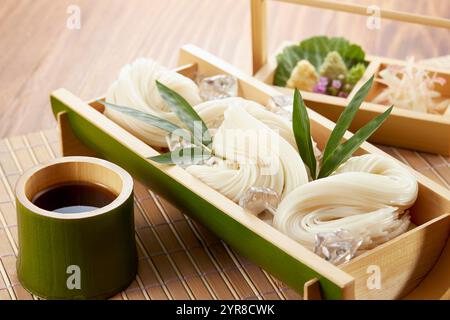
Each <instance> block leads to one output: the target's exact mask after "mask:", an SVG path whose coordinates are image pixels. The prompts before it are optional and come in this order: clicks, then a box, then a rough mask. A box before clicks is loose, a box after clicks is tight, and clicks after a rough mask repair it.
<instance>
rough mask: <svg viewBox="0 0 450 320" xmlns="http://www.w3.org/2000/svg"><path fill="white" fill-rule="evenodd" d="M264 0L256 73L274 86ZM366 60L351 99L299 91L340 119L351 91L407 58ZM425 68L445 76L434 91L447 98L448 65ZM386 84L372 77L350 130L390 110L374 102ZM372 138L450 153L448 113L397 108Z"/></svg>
mask: <svg viewBox="0 0 450 320" xmlns="http://www.w3.org/2000/svg"><path fill="white" fill-rule="evenodd" d="M281 1H284V2H292V3H297V4H302V5H307V6H313V7H319V8H324V9H330V10H337V11H346V12H350V13H354V14H362V15H365V14H367V13H366V8H365V7H363V6H357V5H351V4H339V3H336V2H335V1H318V0H291V1H286V0H281ZM266 2H267V1H266V0H252V40H253V41H252V45H253V72H254V76H255V77H256V78H257V79H258V80H261V81H262V82H265V83H267V84H269V85H272V84H273V77H274V73H275V70H276V68H277V62H276V55H272V56H270V57H269V58H267V54H266V50H267V49H266V47H267V44H266V27H267V23H266V8H265V6H266ZM381 16H382V17H383V18H389V19H394V20H400V21H405V22H411V23H418V24H424V25H430V26H435V27H442V28H447V29H450V20H445V19H440V18H434V17H426V16H419V15H414V14H409V13H401V12H391V11H389V12H383V11H382V12H381ZM291 44H292V43H291ZM286 45H287V43H283V44H282V45H281V46H280V48H279V49H278V50H277V51H276V52H281V50H282V49H283V48H284V47H285V46H286ZM366 62H367V63H368V66H367V69H366V72H365V74H364V75H363V77H362V78H361V79H360V80H359V82H358V83H357V84H356V85H355V87H354V88H353V90H352V92H351V93H350V94H349V96H348V97H347V98H341V97H334V96H330V95H325V94H318V93H313V92H304V91H301V93H302V97H303V99H304V100H305V102H306V103H307V105H308V107H309V108H311V109H313V110H315V111H317V112H318V113H320V114H321V115H323V116H325V117H327V118H328V119H330V120H332V121H337V119H338V118H339V115H340V114H341V113H342V111H343V108H345V107H346V106H347V105H348V103H349V102H350V100H351V98H352V97H353V95H354V94H355V93H356V92H357V91H358V89H359V88H360V87H361V86H362V84H364V83H365V82H366V81H367V80H368V79H369V78H370V77H371V76H372V75H375V78H377V76H378V73H379V72H380V71H381V70H383V69H385V68H386V67H388V66H403V65H405V64H406V62H405V61H403V60H396V59H390V58H384V57H378V56H367V57H366ZM422 67H423V68H425V70H427V71H428V72H429V73H430V74H437V75H438V76H439V77H441V78H443V79H445V80H446V83H445V85H444V86H438V87H437V88H436V90H437V91H439V92H440V93H441V95H442V97H443V98H447V99H448V98H450V68H442V67H437V66H432V67H431V66H422ZM274 87H275V88H276V89H277V90H278V91H279V92H280V93H282V94H288V95H292V94H293V89H289V88H285V87H278V86H274ZM383 89H384V85H382V84H380V83H377V82H374V86H373V87H372V89H371V91H370V92H369V94H368V96H367V98H366V101H365V102H363V103H362V105H361V108H360V111H359V112H358V113H357V115H356V117H355V119H354V121H353V122H352V124H351V126H350V131H352V132H355V131H356V130H358V129H360V128H361V127H363V126H364V125H365V124H366V123H367V122H368V121H370V119H372V118H374V117H375V116H377V115H379V114H380V113H383V112H384V111H386V109H387V108H388V107H389V106H388V105H381V104H376V103H372V102H371V101H372V100H373V99H374V98H375V97H376V96H377V94H378V93H380V92H381V91H382V90H383ZM369 141H371V142H374V143H381V144H385V145H390V146H395V147H402V148H408V149H412V150H419V151H425V152H431V153H438V154H442V155H450V118H449V117H444V116H442V115H438V114H429V113H421V112H417V111H412V110H406V109H401V108H394V109H393V110H392V112H391V115H390V116H389V117H388V118H387V119H386V121H385V122H384V124H383V126H382V127H380V128H379V130H377V131H376V132H375V133H374V134H373V135H372V136H371V137H370V138H369Z"/></svg>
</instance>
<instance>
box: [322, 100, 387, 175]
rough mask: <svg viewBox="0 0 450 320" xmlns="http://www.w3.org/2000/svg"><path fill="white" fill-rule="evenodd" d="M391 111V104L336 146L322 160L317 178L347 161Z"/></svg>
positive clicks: (331, 171)
mask: <svg viewBox="0 0 450 320" xmlns="http://www.w3.org/2000/svg"><path fill="white" fill-rule="evenodd" d="M391 111H392V106H391V107H390V108H389V109H387V110H386V111H385V112H383V113H382V114H380V115H378V116H377V117H375V118H374V119H372V120H371V121H370V122H369V123H367V124H366V125H365V126H364V127H362V128H361V129H359V130H358V131H357V132H356V133H355V134H354V135H353V136H352V137H351V138H350V139H348V140H347V141H346V142H344V143H343V144H341V145H340V146H338V147H337V148H336V149H335V150H334V152H333V153H332V154H330V155H329V156H328V158H326V159H325V160H324V162H323V165H322V168H321V169H320V172H319V176H318V178H319V179H320V178H324V177H327V176H329V175H330V174H332V173H333V172H334V171H335V170H336V169H337V168H338V167H339V166H340V165H341V164H342V163H344V162H345V161H347V160H348V159H349V158H350V157H351V156H352V154H353V153H354V152H355V151H356V150H357V149H358V148H359V147H360V146H361V144H362V143H363V142H364V141H366V140H367V139H368V138H369V137H370V136H371V135H372V133H374V132H375V131H376V130H377V129H378V128H379V127H380V126H381V125H382V124H383V122H384V120H386V118H387V117H388V116H389V114H390V113H391Z"/></svg>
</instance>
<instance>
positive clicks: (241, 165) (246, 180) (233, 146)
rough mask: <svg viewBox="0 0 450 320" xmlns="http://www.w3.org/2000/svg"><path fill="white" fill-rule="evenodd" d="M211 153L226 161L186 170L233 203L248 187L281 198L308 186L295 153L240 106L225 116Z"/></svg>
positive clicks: (287, 144)
mask: <svg viewBox="0 0 450 320" xmlns="http://www.w3.org/2000/svg"><path fill="white" fill-rule="evenodd" d="M240 101H241V102H244V101H243V100H242V99H241V100H240ZM212 149H213V152H214V153H215V154H216V155H218V156H220V157H224V158H225V159H227V160H226V161H224V162H220V163H219V164H217V165H215V166H208V165H193V166H189V167H188V168H187V169H186V170H187V171H188V172H189V173H191V174H192V175H194V176H196V177H197V178H199V179H200V180H202V181H203V182H204V183H206V184H207V185H209V186H211V187H212V188H214V189H215V190H217V191H219V192H220V193H222V194H224V195H225V196H227V197H228V198H230V199H231V200H233V201H235V202H238V201H239V199H240V198H241V197H242V196H243V195H244V193H245V192H246V191H247V190H248V189H249V188H250V187H266V188H270V189H272V190H274V191H275V192H277V193H278V194H279V195H280V196H281V197H282V198H283V197H285V196H286V195H287V194H288V193H289V192H291V191H292V190H294V189H295V188H296V187H298V186H299V185H302V184H305V183H307V182H308V174H307V171H306V168H305V165H304V164H303V162H302V160H301V158H300V156H299V154H298V152H297V151H296V150H295V149H294V148H293V147H292V146H291V145H290V144H289V143H288V142H287V141H286V140H285V139H283V138H282V137H280V135H278V134H277V133H276V132H274V131H273V130H272V129H270V128H269V127H268V126H266V125H265V124H264V123H262V122H261V121H259V120H257V119H256V118H255V117H254V116H252V115H251V114H250V113H249V112H247V111H246V109H245V108H244V107H243V106H239V105H235V106H234V107H230V108H228V109H227V110H226V111H225V112H224V121H223V122H222V124H221V126H220V127H219V128H218V130H217V132H216V134H215V136H214V141H213V146H212Z"/></svg>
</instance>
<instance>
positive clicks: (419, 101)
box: [373, 58, 450, 114]
mask: <svg viewBox="0 0 450 320" xmlns="http://www.w3.org/2000/svg"><path fill="white" fill-rule="evenodd" d="M379 75H380V78H378V79H376V81H377V82H379V83H382V84H384V85H386V88H385V89H383V91H382V92H381V93H380V94H378V95H377V96H376V97H375V98H374V99H373V102H374V103H382V104H388V105H394V106H395V107H397V108H402V109H408V110H414V111H419V112H429V113H437V114H445V112H446V110H447V109H448V105H449V104H450V100H449V99H445V100H442V97H441V93H440V92H439V91H437V90H436V85H439V86H443V85H444V84H445V79H444V78H441V77H438V76H437V75H436V74H431V73H430V72H428V71H426V70H425V69H424V68H423V67H421V66H419V65H415V64H414V59H412V58H410V59H408V61H407V63H406V65H405V66H404V67H400V66H389V67H387V68H386V69H383V70H381V71H380V73H379ZM441 100H442V101H441Z"/></svg>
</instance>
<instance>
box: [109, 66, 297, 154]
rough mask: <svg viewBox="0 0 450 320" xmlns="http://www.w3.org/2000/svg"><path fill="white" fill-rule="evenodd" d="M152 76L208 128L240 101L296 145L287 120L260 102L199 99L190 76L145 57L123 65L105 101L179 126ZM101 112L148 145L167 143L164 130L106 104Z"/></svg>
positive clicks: (219, 122) (239, 99) (234, 99)
mask: <svg viewBox="0 0 450 320" xmlns="http://www.w3.org/2000/svg"><path fill="white" fill-rule="evenodd" d="M156 80H158V81H160V82H161V83H163V84H164V85H166V86H167V87H169V88H170V89H172V90H174V91H175V92H177V93H178V94H179V95H181V96H182V97H183V98H184V99H186V101H187V102H189V104H191V105H192V106H194V109H195V110H196V111H197V113H198V114H199V115H200V117H201V118H202V119H203V121H204V122H205V123H206V125H207V126H208V128H210V129H214V128H218V127H219V126H220V124H221V123H222V121H223V113H224V112H225V110H226V109H228V108H230V107H233V106H235V105H240V106H242V107H243V108H244V109H245V110H246V111H247V112H249V113H250V114H251V115H253V116H254V117H255V118H257V119H258V120H260V121H262V122H263V123H265V124H266V125H267V126H269V127H270V128H272V129H274V130H275V131H277V132H278V133H279V134H280V135H281V136H282V137H283V138H285V139H286V140H287V141H288V142H289V143H290V144H291V145H292V146H294V147H296V143H295V139H294V135H293V133H292V129H291V125H290V123H289V122H288V121H287V120H285V119H283V118H282V117H280V116H278V115H275V114H274V113H272V112H270V111H268V110H266V109H265V108H264V107H263V106H262V105H260V104H258V103H256V102H254V101H250V100H245V99H242V98H226V99H221V100H213V101H207V102H202V101H201V98H200V96H199V89H198V87H197V85H196V84H195V83H194V82H193V81H192V80H191V79H189V78H187V77H184V76H183V75H180V74H178V73H176V72H175V71H172V70H169V69H167V68H165V67H163V66H161V65H159V64H158V63H157V62H155V61H153V60H149V59H142V58H141V59H138V60H136V61H135V62H133V63H132V64H130V65H126V66H124V67H123V68H122V70H121V71H120V74H119V78H118V79H117V80H116V81H115V82H114V83H113V84H112V85H111V86H110V88H109V90H108V92H107V94H106V101H107V102H110V103H114V104H117V105H119V106H126V107H130V108H135V109H137V110H139V111H143V112H147V113H150V114H152V115H155V116H158V117H160V118H163V119H166V120H168V121H171V122H172V123H175V124H178V125H180V126H182V123H181V122H180V121H179V119H178V118H177V117H176V115H175V114H174V113H173V112H171V111H170V110H169V107H168V106H167V104H166V103H165V102H164V100H163V99H162V98H161V96H160V94H159V92H158V89H157V87H156V83H155V81H156ZM105 115H106V116H107V117H109V118H111V119H112V120H113V121H114V122H116V123H118V124H119V125H120V126H122V127H123V128H125V129H126V130H128V131H130V132H132V133H133V134H134V135H136V136H137V137H139V138H140V139H142V140H143V141H144V142H146V143H148V144H149V145H151V146H154V147H167V141H166V136H167V132H165V131H163V130H160V129H158V128H155V127H153V126H150V125H147V124H145V123H144V122H142V121H139V120H136V119H134V118H132V117H130V116H126V115H124V114H122V113H120V112H118V111H115V110H112V109H110V108H106V110H105Z"/></svg>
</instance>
